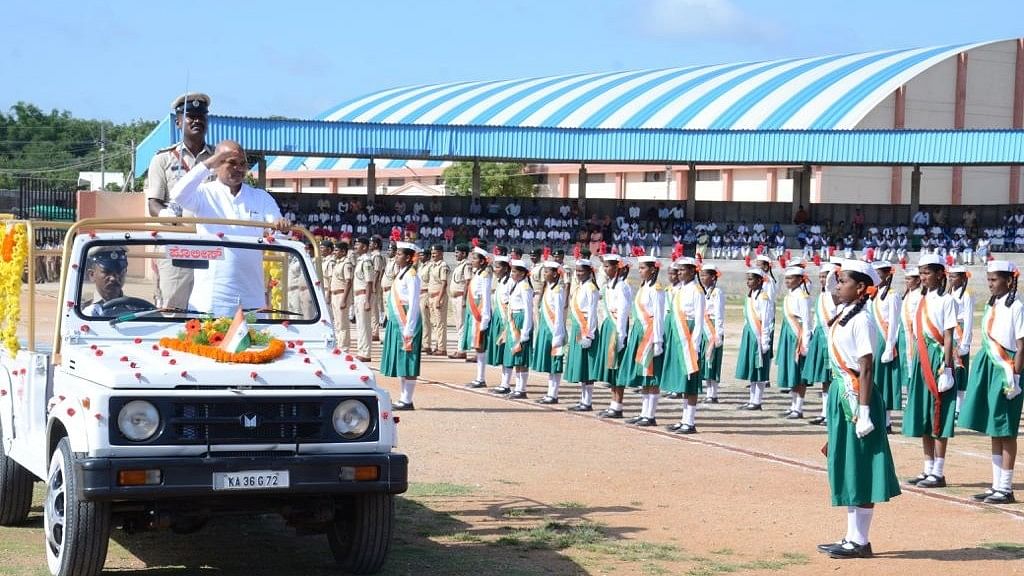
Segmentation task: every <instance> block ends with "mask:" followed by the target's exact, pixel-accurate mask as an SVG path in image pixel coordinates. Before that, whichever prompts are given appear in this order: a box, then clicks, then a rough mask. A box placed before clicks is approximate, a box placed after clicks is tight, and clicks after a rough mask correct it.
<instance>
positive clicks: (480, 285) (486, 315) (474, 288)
mask: <svg viewBox="0 0 1024 576" xmlns="http://www.w3.org/2000/svg"><path fill="white" fill-rule="evenodd" d="M492 278H493V276H492V274H491V273H490V272H489V271H487V269H486V268H485V269H484V272H483V273H480V272H473V273H472V276H470V278H469V288H468V290H467V292H468V294H466V296H467V297H469V298H473V299H475V300H478V301H479V302H480V324H481V326H486V325H488V324H490V322H491V279H492ZM466 307H467V308H469V301H468V300H467V301H466Z"/></svg>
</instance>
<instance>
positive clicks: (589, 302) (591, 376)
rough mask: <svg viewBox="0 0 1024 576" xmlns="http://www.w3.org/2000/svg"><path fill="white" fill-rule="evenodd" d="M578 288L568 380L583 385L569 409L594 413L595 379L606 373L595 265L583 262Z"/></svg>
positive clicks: (571, 325)
mask: <svg viewBox="0 0 1024 576" xmlns="http://www.w3.org/2000/svg"><path fill="white" fill-rule="evenodd" d="M575 275H576V287H575V288H573V289H572V291H571V292H570V294H569V331H568V332H569V334H568V337H567V339H566V348H567V350H566V356H565V363H564V366H565V381H566V382H573V383H575V382H579V383H580V401H579V403H578V404H576V405H575V406H571V407H569V410H571V411H573V412H590V411H591V410H593V408H592V406H591V404H592V403H593V400H594V380H599V379H600V378H601V376H602V374H600V373H599V371H598V370H597V368H598V360H599V358H598V357H599V356H600V355H601V353H602V350H601V347H600V346H599V345H598V344H597V343H596V342H595V340H597V337H598V324H599V319H598V316H597V307H598V304H600V301H601V291H600V289H599V288H598V287H597V282H596V281H595V280H594V269H593V264H591V262H590V260H581V261H579V262H578V263H577V265H576V271H575Z"/></svg>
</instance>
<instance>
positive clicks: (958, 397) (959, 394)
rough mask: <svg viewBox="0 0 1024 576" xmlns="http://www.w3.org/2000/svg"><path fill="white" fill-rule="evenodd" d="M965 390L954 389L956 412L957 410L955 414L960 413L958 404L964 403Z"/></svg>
mask: <svg viewBox="0 0 1024 576" xmlns="http://www.w3.org/2000/svg"><path fill="white" fill-rule="evenodd" d="M966 392H967V391H966V390H957V391H956V412H957V414H959V413H960V406H961V405H962V404H963V403H964V394H965V393H966Z"/></svg>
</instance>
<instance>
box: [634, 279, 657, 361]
mask: <svg viewBox="0 0 1024 576" xmlns="http://www.w3.org/2000/svg"><path fill="white" fill-rule="evenodd" d="M648 290H653V288H651V287H650V286H644V287H642V288H641V289H640V293H639V294H637V295H636V298H635V299H634V300H633V313H634V315H635V316H636V319H637V322H641V323H642V324H643V328H642V330H643V337H642V339H641V340H640V345H639V346H637V348H636V355H634V356H633V360H634V361H636V363H637V364H638V365H640V366H643V367H644V376H648V377H650V376H654V354H653V352H654V315H653V314H651V313H650V312H649V311H648V310H647V307H646V306H644V303H643V300H644V296H646V294H647V291H648Z"/></svg>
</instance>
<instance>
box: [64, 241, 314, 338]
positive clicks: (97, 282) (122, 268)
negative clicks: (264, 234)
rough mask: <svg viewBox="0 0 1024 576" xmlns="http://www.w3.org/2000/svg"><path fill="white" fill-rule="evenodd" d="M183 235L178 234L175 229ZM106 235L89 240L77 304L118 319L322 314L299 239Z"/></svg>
mask: <svg viewBox="0 0 1024 576" xmlns="http://www.w3.org/2000/svg"><path fill="white" fill-rule="evenodd" d="M174 236H177V237H174ZM183 236H184V235H173V236H172V237H170V238H164V237H161V236H157V237H152V236H145V237H142V238H136V237H134V235H130V234H126V235H124V236H121V237H118V238H116V239H115V238H111V237H110V236H109V235H103V237H99V238H97V239H94V240H92V241H90V242H88V243H87V244H86V245H85V246H84V247H83V250H82V251H81V257H80V260H79V261H78V262H75V263H73V265H72V269H71V270H69V273H70V274H72V275H74V274H76V273H77V279H76V284H75V285H76V286H77V293H76V296H75V298H74V301H75V302H76V304H75V306H76V310H77V312H78V313H79V315H81V316H82V317H83V318H85V319H106V320H110V321H111V322H112V323H121V322H143V321H145V322H152V321H157V322H159V321H180V320H181V319H182V318H197V317H205V316H218V317H219V316H231V315H232V314H234V313H235V311H236V310H237V309H238V307H241V308H242V309H243V310H244V311H245V312H247V313H248V315H249V316H250V317H255V318H256V319H257V320H258V321H261V322H264V321H265V322H268V323H274V322H284V321H288V322H292V323H297V324H312V323H315V322H318V321H319V320H320V318H321V315H322V312H321V310H320V309H319V304H318V301H317V297H316V294H317V292H316V289H315V287H314V286H315V280H314V279H315V276H316V275H314V274H311V271H310V270H309V269H308V268H307V264H306V263H307V260H306V259H305V258H303V257H302V255H301V254H300V253H299V250H301V249H302V245H301V244H300V243H297V242H291V241H284V240H279V241H263V240H262V239H260V240H259V241H257V240H253V241H246V240H241V239H236V240H232V239H231V238H230V237H228V238H226V239H210V238H209V237H206V238H204V239H198V238H188V237H183Z"/></svg>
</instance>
